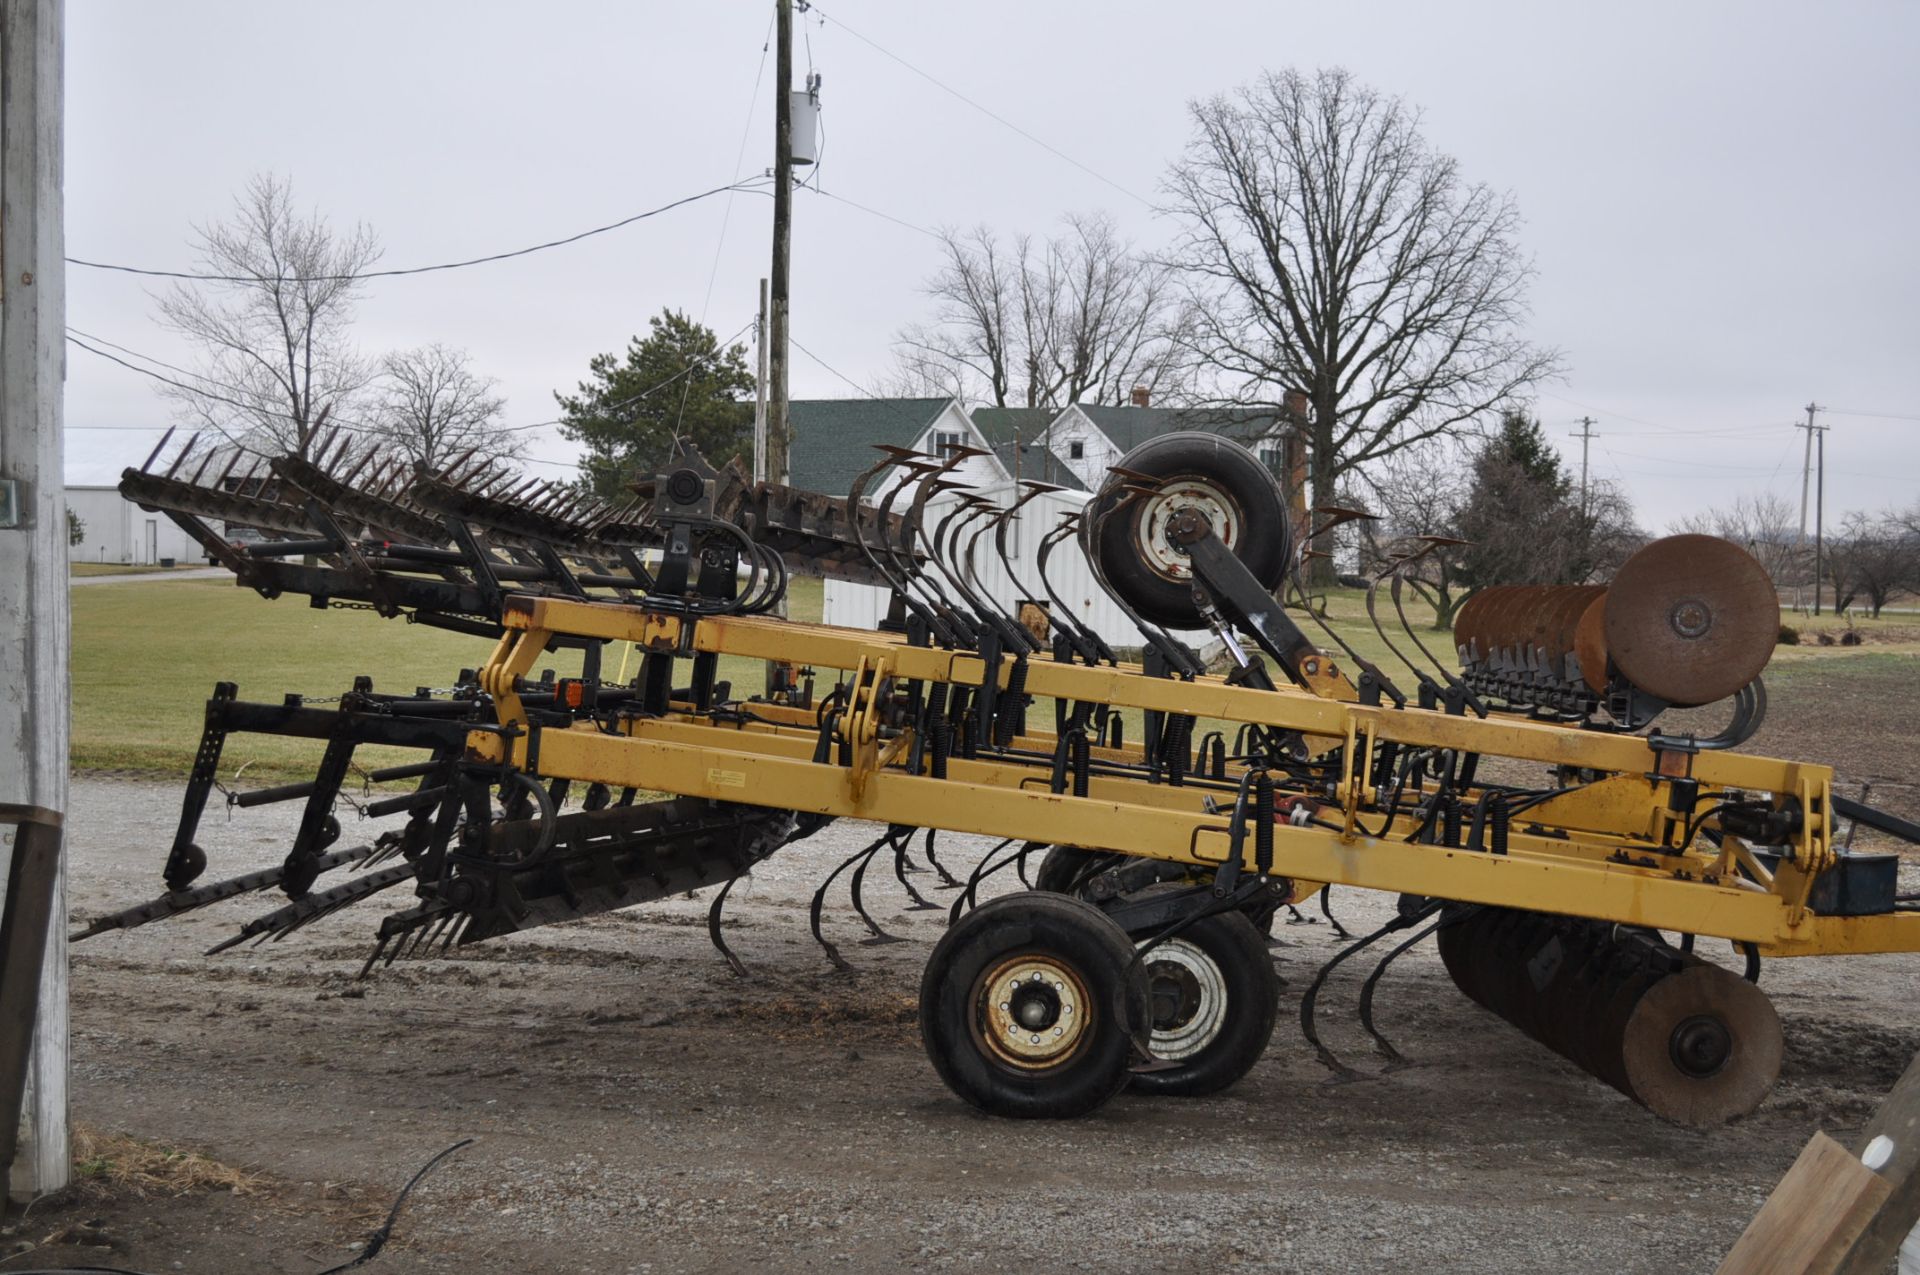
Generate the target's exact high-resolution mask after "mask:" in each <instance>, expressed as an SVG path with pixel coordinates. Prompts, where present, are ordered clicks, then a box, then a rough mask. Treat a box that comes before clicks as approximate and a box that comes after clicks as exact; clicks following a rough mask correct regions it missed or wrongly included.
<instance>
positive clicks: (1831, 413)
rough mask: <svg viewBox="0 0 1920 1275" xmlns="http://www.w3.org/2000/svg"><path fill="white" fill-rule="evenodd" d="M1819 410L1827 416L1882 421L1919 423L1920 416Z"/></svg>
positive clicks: (1832, 408)
mask: <svg viewBox="0 0 1920 1275" xmlns="http://www.w3.org/2000/svg"><path fill="white" fill-rule="evenodd" d="M1820 410H1821V411H1823V412H1825V413H1826V414H1827V415H1829V416H1872V417H1875V418H1876V419H1879V420H1883V421H1920V416H1910V415H1907V414H1906V413H1904V412H1850V411H1847V410H1846V409H1845V408H1839V407H1823V408H1821V409H1820Z"/></svg>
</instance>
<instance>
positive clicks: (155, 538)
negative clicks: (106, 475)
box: [67, 486, 206, 567]
mask: <svg viewBox="0 0 1920 1275" xmlns="http://www.w3.org/2000/svg"><path fill="white" fill-rule="evenodd" d="M67 508H68V509H69V510H71V511H72V512H73V514H74V516H75V517H77V518H78V519H80V522H81V526H82V534H81V538H80V543H78V544H76V545H74V546H72V548H71V549H70V551H69V553H70V556H71V557H72V558H73V560H74V561H75V562H123V563H128V564H132V565H138V566H153V565H155V564H156V563H159V562H160V561H162V560H164V559H172V560H173V561H175V562H177V563H179V564H181V565H182V566H196V567H197V566H204V565H205V563H206V555H205V554H204V553H203V552H202V551H201V549H200V546H199V545H197V544H195V543H194V542H193V540H192V539H191V538H190V537H189V536H188V535H187V533H186V532H184V531H182V530H180V528H179V526H178V525H177V524H176V523H175V522H174V521H173V519H171V518H169V517H167V516H166V515H165V514H162V513H148V512H147V511H146V510H144V509H142V508H140V506H138V505H136V504H134V503H133V502H132V501H130V500H128V499H127V498H126V497H124V496H122V495H121V494H120V489H119V488H118V487H100V486H69V487H68V488H67Z"/></svg>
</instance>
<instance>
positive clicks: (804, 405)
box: [787, 398, 953, 496]
mask: <svg viewBox="0 0 1920 1275" xmlns="http://www.w3.org/2000/svg"><path fill="white" fill-rule="evenodd" d="M952 401H953V400H951V399H945V398H803V399H795V400H793V401H792V402H791V403H789V404H787V422H788V425H789V426H790V428H791V429H792V431H793V442H792V445H791V448H790V450H789V452H788V454H787V472H788V473H789V474H790V475H791V484H790V485H792V486H794V487H798V488H800V489H801V490H802V491H817V492H822V493H824V494H826V495H829V496H844V495H846V494H847V489H848V488H850V487H852V486H853V476H854V475H855V474H857V473H859V472H860V471H861V470H863V469H865V468H867V467H868V466H869V465H871V464H873V462H875V461H876V460H879V459H880V453H879V452H877V451H875V450H874V445H875V444H877V443H886V444H889V445H891V446H894V447H911V446H913V444H914V443H915V442H916V441H917V440H918V439H919V437H920V435H922V434H924V433H926V431H927V427H928V426H930V425H932V424H933V422H934V418H935V417H937V416H939V415H940V413H941V411H942V410H943V409H945V407H946V406H947V404H948V403H950V402H952Z"/></svg>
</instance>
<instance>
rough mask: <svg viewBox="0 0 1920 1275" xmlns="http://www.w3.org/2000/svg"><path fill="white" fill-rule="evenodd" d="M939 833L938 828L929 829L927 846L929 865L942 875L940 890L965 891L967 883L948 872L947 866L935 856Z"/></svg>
mask: <svg viewBox="0 0 1920 1275" xmlns="http://www.w3.org/2000/svg"><path fill="white" fill-rule="evenodd" d="M939 831H940V830H939V829H938V828H928V829H927V845H926V854H927V864H928V866H930V867H931V868H932V869H933V870H934V871H935V872H938V873H939V874H940V885H939V888H940V889H942V890H961V889H965V888H966V882H964V881H962V880H960V878H958V877H956V876H954V875H953V873H951V872H949V871H947V865H946V864H944V863H942V862H940V860H939V859H938V858H936V857H935V856H934V853H933V839H934V837H935V836H936V835H937V834H938V833H939Z"/></svg>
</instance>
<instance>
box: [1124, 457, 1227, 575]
mask: <svg viewBox="0 0 1920 1275" xmlns="http://www.w3.org/2000/svg"><path fill="white" fill-rule="evenodd" d="M1188 510H1192V511H1193V512H1194V513H1196V514H1198V515H1199V516H1200V517H1202V518H1205V519H1206V520H1207V525H1208V527H1210V528H1211V529H1212V531H1213V534H1214V538H1215V539H1217V540H1218V541H1219V542H1220V543H1221V544H1223V545H1225V546H1226V547H1227V548H1228V549H1229V550H1231V549H1233V548H1234V546H1235V545H1236V544H1238V543H1239V541H1240V538H1241V536H1242V534H1243V532H1244V529H1245V523H1244V520H1243V519H1242V518H1241V516H1240V509H1239V506H1238V505H1236V504H1235V503H1234V502H1233V500H1232V499H1231V498H1230V497H1228V496H1227V494H1226V493H1225V492H1223V491H1221V490H1220V489H1219V488H1218V487H1215V486H1214V485H1213V484H1211V483H1206V482H1199V481H1196V480H1194V479H1190V478H1188V479H1177V480H1175V481H1173V482H1169V483H1166V484H1165V485H1163V486H1162V487H1161V488H1160V489H1159V490H1158V491H1156V492H1154V493H1153V495H1151V496H1148V497H1147V498H1146V505H1145V507H1144V508H1143V509H1142V510H1141V513H1140V522H1139V533H1138V534H1139V544H1138V545H1137V548H1138V550H1139V554H1140V560H1141V561H1142V562H1143V563H1145V564H1146V565H1147V567H1148V568H1149V569H1150V570H1151V571H1153V572H1154V574H1156V575H1158V576H1160V577H1162V578H1163V579H1167V580H1182V581H1184V580H1191V579H1192V578H1193V568H1192V566H1191V565H1189V564H1188V562H1187V553H1186V550H1184V549H1181V548H1179V547H1177V546H1176V545H1175V544H1174V543H1173V541H1172V539H1171V538H1170V537H1169V536H1168V534H1167V533H1168V528H1169V524H1171V523H1172V521H1173V520H1174V518H1175V517H1176V516H1177V515H1179V514H1181V513H1183V512H1186V511H1188Z"/></svg>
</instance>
